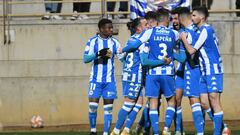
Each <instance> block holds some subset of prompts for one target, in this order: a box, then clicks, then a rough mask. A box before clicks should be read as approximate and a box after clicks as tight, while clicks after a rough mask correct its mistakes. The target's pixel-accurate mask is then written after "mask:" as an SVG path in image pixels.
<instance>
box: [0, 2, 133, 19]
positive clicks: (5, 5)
mask: <svg viewBox="0 0 240 135" xmlns="http://www.w3.org/2000/svg"><path fill="white" fill-rule="evenodd" d="M84 2H100V3H101V5H100V6H101V11H100V12H91V11H90V12H81V13H73V12H71V13H52V15H61V16H71V15H81V14H86V15H101V16H104V15H105V14H129V13H130V12H129V8H128V11H126V12H125V11H121V12H120V11H119V12H108V11H107V10H106V3H107V2H129V0H67V1H64V0H63V1H61V0H58V1H57V0H56V1H50V0H48V1H44V0H41V1H36V0H35V1H9V0H3V2H0V5H2V6H3V7H5V10H6V9H8V8H9V5H20V4H22V5H23V4H24V5H26V4H46V3H84ZM4 3H5V4H4ZM3 9H4V8H3ZM5 13H6V14H7V16H10V17H39V16H43V15H46V13H29V14H10V13H9V12H5ZM2 16H4V15H2Z"/></svg>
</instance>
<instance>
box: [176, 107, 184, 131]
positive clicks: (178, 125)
mask: <svg viewBox="0 0 240 135" xmlns="http://www.w3.org/2000/svg"><path fill="white" fill-rule="evenodd" d="M176 131H179V132H182V131H183V122H182V107H181V106H180V107H177V112H176Z"/></svg>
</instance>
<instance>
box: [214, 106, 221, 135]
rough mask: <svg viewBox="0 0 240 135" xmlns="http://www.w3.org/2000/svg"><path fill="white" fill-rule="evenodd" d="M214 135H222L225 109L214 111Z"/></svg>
mask: <svg viewBox="0 0 240 135" xmlns="http://www.w3.org/2000/svg"><path fill="white" fill-rule="evenodd" d="M213 123H214V135H221V130H222V123H223V111H221V112H218V113H214V117H213Z"/></svg>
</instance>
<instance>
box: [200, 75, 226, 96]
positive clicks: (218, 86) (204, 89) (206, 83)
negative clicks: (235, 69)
mask: <svg viewBox="0 0 240 135" xmlns="http://www.w3.org/2000/svg"><path fill="white" fill-rule="evenodd" d="M200 89H201V93H213V92H216V93H222V91H223V74H215V75H205V76H201V78H200Z"/></svg>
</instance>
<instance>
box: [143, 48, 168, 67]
mask: <svg viewBox="0 0 240 135" xmlns="http://www.w3.org/2000/svg"><path fill="white" fill-rule="evenodd" d="M140 59H141V63H142V65H143V66H148V67H157V66H160V65H163V64H165V63H164V60H152V59H149V58H148V53H144V52H143V53H141V54H140Z"/></svg>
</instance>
